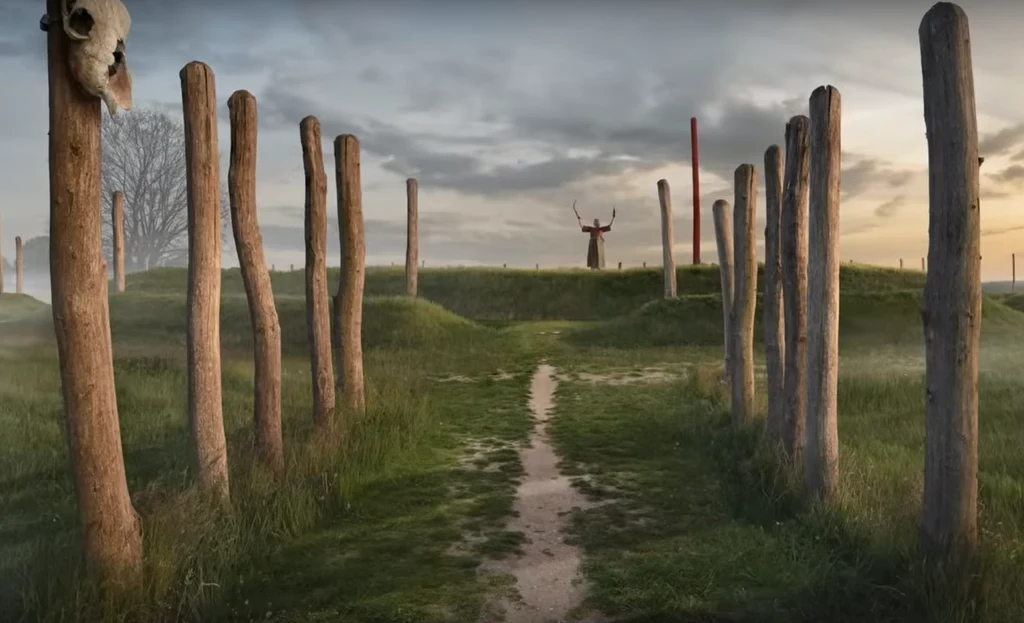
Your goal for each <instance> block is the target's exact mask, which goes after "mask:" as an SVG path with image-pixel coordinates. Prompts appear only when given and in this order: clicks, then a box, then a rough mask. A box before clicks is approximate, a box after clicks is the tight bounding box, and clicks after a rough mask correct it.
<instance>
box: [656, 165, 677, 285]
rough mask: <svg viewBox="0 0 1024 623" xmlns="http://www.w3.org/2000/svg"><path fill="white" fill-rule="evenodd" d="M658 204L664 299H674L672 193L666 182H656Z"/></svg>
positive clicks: (674, 261)
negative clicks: (659, 208) (659, 206)
mask: <svg viewBox="0 0 1024 623" xmlns="http://www.w3.org/2000/svg"><path fill="white" fill-rule="evenodd" d="M658 203H660V204H661V266H662V270H663V271H664V273H665V275H664V281H665V298H667V299H672V298H675V297H676V259H675V254H674V253H673V251H672V246H673V243H674V240H675V239H674V237H673V235H672V191H671V190H670V189H669V186H668V180H658Z"/></svg>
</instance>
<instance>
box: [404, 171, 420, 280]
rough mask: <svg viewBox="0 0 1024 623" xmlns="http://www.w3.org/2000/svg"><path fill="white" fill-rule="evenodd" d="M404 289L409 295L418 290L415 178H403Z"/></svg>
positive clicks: (418, 245) (417, 207)
mask: <svg viewBox="0 0 1024 623" xmlns="http://www.w3.org/2000/svg"><path fill="white" fill-rule="evenodd" d="M405 206H406V208H405V212H406V235H405V290H406V293H407V294H408V295H409V296H416V295H417V294H418V292H419V273H418V271H417V268H418V267H417V266H416V264H417V263H418V262H419V257H420V225H419V219H420V216H419V184H418V183H417V182H416V179H415V178H412V177H410V178H409V179H407V180H405Z"/></svg>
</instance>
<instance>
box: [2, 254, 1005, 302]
mask: <svg viewBox="0 0 1024 623" xmlns="http://www.w3.org/2000/svg"><path fill="white" fill-rule="evenodd" d="M1010 271H1011V273H1010V292H1016V291H1017V254H1016V253H1011V254H1010ZM2 282H3V273H0V292H3V283H2Z"/></svg>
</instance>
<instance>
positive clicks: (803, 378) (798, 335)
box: [780, 115, 811, 466]
mask: <svg viewBox="0 0 1024 623" xmlns="http://www.w3.org/2000/svg"><path fill="white" fill-rule="evenodd" d="M810 125H811V121H810V119H808V118H807V116H805V115H797V116H795V117H793V118H791V119H790V120H789V123H787V124H786V170H785V173H784V176H785V177H784V179H783V191H782V217H781V226H782V234H781V240H780V246H781V247H782V295H783V298H784V299H785V305H784V307H785V322H784V325H785V331H786V347H785V356H786V362H785V370H784V373H785V381H784V392H785V402H786V407H785V425H784V428H783V432H782V449H783V452H784V453H785V456H786V457H788V458H789V460H790V464H791V465H793V466H798V465H800V461H801V460H802V459H803V450H804V429H805V423H806V420H807V367H806V366H807V186H808V176H809V175H810V169H809V167H810V162H809V160H808V149H809V138H808V135H809V133H810Z"/></svg>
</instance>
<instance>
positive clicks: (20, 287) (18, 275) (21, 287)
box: [14, 236, 25, 294]
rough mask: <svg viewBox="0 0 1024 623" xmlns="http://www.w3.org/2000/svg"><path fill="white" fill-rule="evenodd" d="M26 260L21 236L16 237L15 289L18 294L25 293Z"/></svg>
mask: <svg viewBox="0 0 1024 623" xmlns="http://www.w3.org/2000/svg"><path fill="white" fill-rule="evenodd" d="M24 265H25V260H24V257H23V254H22V252H21V236H15V237H14V291H15V292H17V293H18V294H24V293H25V282H24V281H23V276H22V273H23V271H24Z"/></svg>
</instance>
